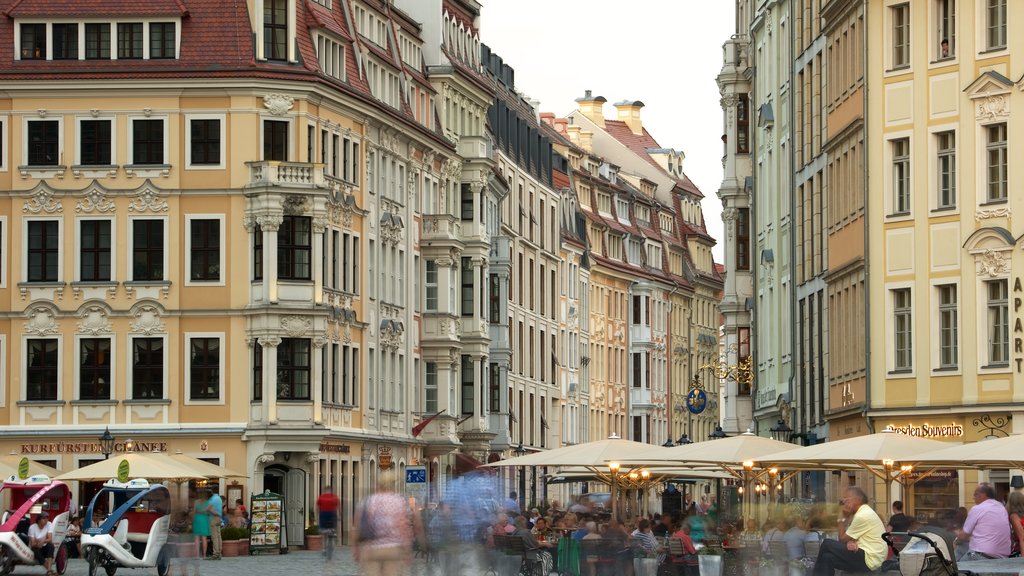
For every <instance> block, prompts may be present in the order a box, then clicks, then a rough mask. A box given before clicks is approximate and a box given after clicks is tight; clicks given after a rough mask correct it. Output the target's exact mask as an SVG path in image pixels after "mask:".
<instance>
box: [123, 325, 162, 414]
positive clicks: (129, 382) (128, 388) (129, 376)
mask: <svg viewBox="0 0 1024 576" xmlns="http://www.w3.org/2000/svg"><path fill="white" fill-rule="evenodd" d="M136 338H139V339H156V338H159V339H161V340H163V343H164V345H163V351H164V359H163V372H164V373H163V385H164V391H163V393H162V394H161V395H160V398H159V399H157V400H154V401H153V402H160V401H166V400H168V399H170V395H169V394H168V389H167V387H168V385H169V384H168V382H167V375H168V372H169V371H168V369H167V359H168V358H169V351H168V346H167V334H150V335H146V334H129V335H128V347H127V354H128V361H127V362H126V365H127V369H126V370H125V380H126V383H125V389H124V397H125V399H126V400H131V401H133V402H136V403H140V402H141V403H145V402H149V401H150V400H148V399H145V398H140V399H137V400H136V399H134V398H132V391H133V390H134V381H133V379H134V376H135V374H134V371H133V370H132V355H133V354H134V352H135V339H136Z"/></svg>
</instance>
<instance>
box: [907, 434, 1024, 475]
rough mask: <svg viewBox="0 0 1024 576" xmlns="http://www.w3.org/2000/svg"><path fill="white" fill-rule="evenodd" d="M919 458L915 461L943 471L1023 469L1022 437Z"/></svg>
mask: <svg viewBox="0 0 1024 576" xmlns="http://www.w3.org/2000/svg"><path fill="white" fill-rule="evenodd" d="M942 444H943V448H942V449H939V450H935V451H933V452H928V453H926V454H920V455H919V456H917V458H915V460H916V461H917V462H918V463H919V464H921V465H924V464H927V465H929V466H942V467H943V468H961V469H963V468H1017V469H1024V434H1014V435H1012V436H1007V437H1005V438H992V439H989V440H982V441H980V442H971V443H969V444H955V445H953V446H950V445H949V444H948V443H946V442H943V443H942Z"/></svg>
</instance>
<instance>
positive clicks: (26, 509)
mask: <svg viewBox="0 0 1024 576" xmlns="http://www.w3.org/2000/svg"><path fill="white" fill-rule="evenodd" d="M4 494H8V495H9V507H8V508H7V509H6V510H5V511H4V513H3V517H2V519H0V576H7V574H10V573H11V572H12V571H13V570H14V567H15V566H16V565H18V564H24V565H26V566H36V565H38V563H37V562H36V557H35V553H33V551H32V548H30V547H29V544H28V528H29V526H31V525H32V523H34V522H36V521H37V519H38V518H39V515H40V514H42V513H43V512H45V513H47V514H48V515H49V517H50V521H51V522H53V551H54V558H53V569H54V570H56V572H57V573H58V574H64V570H66V569H67V566H68V551H67V548H66V547H65V546H64V545H63V542H64V534H65V533H66V532H67V530H68V517H69V516H70V508H71V489H70V488H69V487H68V485H67V484H65V483H63V482H61V481H60V480H51V479H50V477H49V476H45V475H36V476H30V477H28V478H25V479H19V478H18V477H17V476H11V477H9V478H7V480H5V481H4V483H3V485H2V486H0V497H2V496H3V495H4Z"/></svg>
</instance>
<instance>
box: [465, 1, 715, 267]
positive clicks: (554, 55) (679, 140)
mask: <svg viewBox="0 0 1024 576" xmlns="http://www.w3.org/2000/svg"><path fill="white" fill-rule="evenodd" d="M481 2H482V3H483V10H482V13H481V18H482V20H481V33H480V36H481V40H482V41H483V42H484V44H487V45H488V46H490V47H491V50H492V51H493V52H495V53H496V54H498V55H499V56H501V57H502V58H503V59H504V61H505V63H506V64H508V65H509V66H511V67H512V68H514V69H515V73H516V76H515V78H516V89H517V90H518V91H519V92H522V93H523V94H525V95H526V96H528V97H529V98H533V99H536V100H539V101H540V108H541V111H543V112H554V113H555V114H556V115H558V116H559V117H564V116H565V115H566V114H568V113H569V112H572V111H573V110H575V109H576V103H575V99H576V98H579V97H580V96H583V93H584V91H585V90H593V94H594V95H595V96H604V97H605V98H607V99H608V103H607V104H605V110H604V114H605V117H606V118H614V117H615V108H614V107H613V106H612V103H614V102H618V101H620V100H641V101H643V103H644V104H645V105H646V106H645V107H644V108H643V110H642V111H641V119H642V121H643V123H644V127H645V128H647V130H648V132H650V133H651V135H652V136H654V138H655V139H656V140H657V141H658V144H660V145H661V146H662V147H664V148H674V149H676V150H682V151H683V153H684V154H685V155H686V160H685V161H684V163H683V170H684V171H685V172H686V175H687V176H689V177H690V179H691V180H693V182H694V184H696V185H697V187H698V188H700V190H701V192H703V193H704V202H703V210H704V220H705V222H706V223H707V228H708V231H709V232H710V233H711V235H712V236H714V237H715V238H716V239H717V240H718V244H717V245H716V246H715V249H714V255H715V261H716V262H722V255H723V244H724V241H725V240H724V238H725V236H724V232H723V227H722V218H721V213H722V203H721V201H719V200H718V195H717V193H718V186H719V184H721V182H722V139H721V138H722V131H723V116H722V108H721V106H720V105H719V103H718V100H719V94H718V86H717V85H716V84H715V77H716V76H718V72H719V71H720V70H721V68H722V44H724V43H725V41H726V40H728V39H729V37H730V36H731V35H732V34H733V32H734V30H735V27H734V9H735V4H734V2H732V1H730V0H627V1H623V0H481Z"/></svg>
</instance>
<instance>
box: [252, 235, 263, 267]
mask: <svg viewBox="0 0 1024 576" xmlns="http://www.w3.org/2000/svg"><path fill="white" fill-rule="evenodd" d="M252 279H253V280H263V229H262V228H260V226H259V224H257V225H256V226H255V227H253V233H252Z"/></svg>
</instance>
